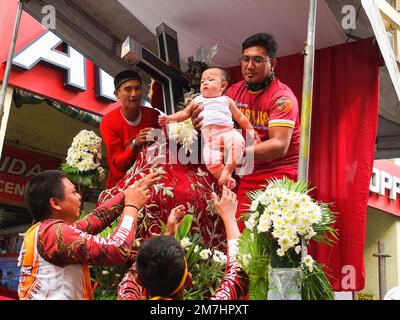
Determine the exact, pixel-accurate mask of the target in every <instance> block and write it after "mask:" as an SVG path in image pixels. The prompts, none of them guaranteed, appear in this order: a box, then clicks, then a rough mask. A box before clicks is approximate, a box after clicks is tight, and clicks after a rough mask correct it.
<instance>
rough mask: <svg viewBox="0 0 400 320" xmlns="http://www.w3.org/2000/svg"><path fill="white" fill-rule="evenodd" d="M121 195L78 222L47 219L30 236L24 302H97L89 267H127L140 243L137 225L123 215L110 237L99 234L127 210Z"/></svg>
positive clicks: (24, 255) (23, 260)
mask: <svg viewBox="0 0 400 320" xmlns="http://www.w3.org/2000/svg"><path fill="white" fill-rule="evenodd" d="M123 201H124V193H123V192H121V193H119V194H118V195H116V196H114V197H113V198H111V199H110V200H108V201H106V202H105V203H104V204H103V205H102V206H100V207H98V208H96V209H95V210H94V212H93V213H91V214H89V215H87V216H86V217H85V218H83V219H81V220H79V221H76V222H75V223H72V224H71V223H66V222H65V221H62V220H54V219H48V220H43V221H41V222H39V223H37V224H35V225H34V226H32V227H31V228H30V229H29V230H28V231H27V232H26V233H25V235H24V243H23V246H22V248H21V254H20V259H19V260H20V265H21V273H20V279H19V287H18V295H19V298H20V299H22V300H42V299H49V300H50V299H57V300H82V299H92V287H91V283H90V275H89V268H88V265H104V266H107V265H118V264H122V263H125V261H126V260H127V258H128V257H129V254H130V251H131V248H132V246H133V242H134V240H135V232H136V227H135V223H136V222H135V221H134V218H133V217H131V216H126V215H123V216H122V217H121V220H120V222H119V224H118V226H117V227H116V228H115V230H114V232H113V233H112V234H111V235H110V237H108V238H102V237H100V236H97V234H98V233H100V232H101V231H102V230H104V229H105V228H106V227H107V226H109V225H110V224H111V223H112V222H113V221H114V220H115V219H116V218H117V217H118V216H119V215H120V214H121V211H122V209H123V207H122V203H123Z"/></svg>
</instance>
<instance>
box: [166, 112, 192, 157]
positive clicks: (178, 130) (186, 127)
mask: <svg viewBox="0 0 400 320" xmlns="http://www.w3.org/2000/svg"><path fill="white" fill-rule="evenodd" d="M168 135H169V138H170V139H172V140H175V141H176V143H180V144H181V145H183V147H184V148H185V153H188V152H193V150H192V148H191V146H192V144H193V143H194V142H195V141H197V131H196V130H195V129H194V127H193V125H192V121H191V120H190V119H187V120H185V121H181V122H172V123H169V124H168Z"/></svg>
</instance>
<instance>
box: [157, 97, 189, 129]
mask: <svg viewBox="0 0 400 320" xmlns="http://www.w3.org/2000/svg"><path fill="white" fill-rule="evenodd" d="M192 106H193V103H192V102H191V103H189V104H188V105H187V106H186V108H185V109H183V110H182V111H178V112H176V113H174V114H171V115H165V114H163V115H160V116H159V117H158V124H159V125H160V126H165V125H166V124H167V123H169V122H181V121H185V120H187V119H189V118H190V117H191V116H192Z"/></svg>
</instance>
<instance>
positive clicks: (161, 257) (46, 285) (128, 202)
mask: <svg viewBox="0 0 400 320" xmlns="http://www.w3.org/2000/svg"><path fill="white" fill-rule="evenodd" d="M276 51H277V43H276V41H275V39H274V37H273V36H272V35H270V34H267V33H259V34H255V35H252V36H250V37H249V38H248V39H246V40H245V41H244V42H243V44H242V56H241V58H240V66H241V71H242V75H243V80H242V81H240V82H238V83H235V84H233V85H231V86H230V87H228V81H227V77H226V73H225V71H224V70H222V69H219V68H210V69H207V70H206V71H204V72H203V74H202V79H201V87H200V91H201V96H199V98H196V99H194V100H193V102H192V103H191V104H190V105H188V106H187V107H186V108H185V109H184V110H183V111H181V112H178V113H176V114H174V115H160V114H159V112H158V111H157V110H155V109H152V108H149V107H144V106H142V105H141V104H140V102H141V98H142V80H141V78H140V76H139V74H138V73H137V72H135V71H132V70H125V71H122V72H120V73H119V74H117V75H116V77H115V78H114V85H115V96H116V97H117V98H118V100H119V102H120V104H121V106H120V107H118V108H116V109H114V110H113V111H111V112H110V113H108V114H106V115H105V116H104V117H103V119H102V121H101V125H100V131H101V135H102V137H103V140H104V143H105V145H106V148H107V162H108V167H109V176H108V179H107V182H106V187H107V188H111V187H113V186H114V185H115V184H116V183H117V182H118V181H119V180H120V179H121V178H123V177H124V175H125V173H126V171H127V170H128V169H129V168H130V167H131V166H132V165H133V163H134V162H135V160H136V158H137V156H138V154H139V152H140V150H141V147H142V146H143V145H144V144H146V143H148V142H149V141H151V132H152V130H153V129H155V128H161V129H162V128H163V127H165V125H166V124H167V123H168V122H173V121H182V120H184V119H188V118H191V119H192V123H193V125H194V127H195V128H196V129H197V130H198V131H200V132H201V134H202V136H203V138H205V146H204V149H203V151H204V157H205V162H206V164H207V169H208V170H209V171H210V172H211V173H212V174H213V176H214V177H215V178H216V179H217V181H218V183H219V184H220V185H221V186H222V193H221V195H220V196H218V195H216V194H215V193H213V194H212V199H211V200H212V203H213V204H214V207H215V210H216V212H217V213H218V215H219V216H220V217H221V219H222V221H223V224H224V227H225V231H226V240H227V255H228V259H227V262H226V270H225V277H224V278H223V280H222V282H221V283H220V286H219V288H218V290H217V291H216V292H215V295H214V296H213V298H212V299H219V300H226V299H242V298H244V297H245V296H246V293H247V285H248V280H247V277H246V275H245V274H244V273H243V271H242V270H241V269H240V267H239V265H238V264H237V263H236V261H235V259H234V254H235V252H236V251H237V247H238V244H237V242H238V238H239V236H240V232H241V229H242V228H243V225H242V224H241V223H238V222H237V221H238V220H237V218H238V217H239V216H240V215H242V214H243V212H244V211H245V209H247V207H248V204H249V200H248V198H247V197H246V193H248V192H249V191H251V190H254V189H257V188H258V187H259V186H260V185H262V184H265V180H266V179H271V178H282V177H284V176H286V177H288V178H291V179H296V177H297V163H298V150H299V140H300V137H299V133H300V125H299V111H298V103H297V99H296V97H295V96H294V94H293V92H292V91H291V90H290V88H289V87H288V86H286V85H285V84H283V83H282V82H280V81H279V79H278V78H277V77H276V75H275V67H276V64H277V61H276V58H275V56H276ZM235 123H236V124H237V125H238V126H239V128H241V129H246V130H247V131H248V133H250V136H251V139H252V142H251V143H247V144H246V143H245V139H244V138H243V136H242V135H240V134H238V132H237V131H236V130H235V129H234V124H235ZM225 151H226V152H227V153H228V156H227V159H226V160H225V164H224V162H223V156H224V153H225ZM249 154H251V155H252V156H253V158H254V170H253V172H252V173H250V174H247V175H244V176H243V177H242V178H241V179H240V181H239V183H238V186H236V184H237V183H236V180H235V179H234V177H233V171H234V169H235V168H236V166H237V165H238V163H239V162H240V161H241V158H242V157H245V156H247V155H249ZM164 178H165V176H164V175H163V172H155V173H150V174H148V175H147V176H145V177H144V178H142V179H140V180H137V181H136V182H135V183H134V184H133V185H132V186H130V187H128V188H126V189H125V190H123V191H121V192H120V193H119V194H118V195H116V196H114V197H113V198H112V199H111V200H109V201H107V202H106V203H104V204H103V205H101V206H99V207H98V208H96V209H95V210H94V211H93V213H91V214H89V215H87V216H85V217H84V218H83V219H79V217H80V209H81V202H82V199H81V196H80V195H79V193H78V192H77V190H76V189H75V186H74V185H73V183H72V182H71V181H69V180H68V178H67V177H66V176H65V175H63V174H62V173H61V172H59V171H45V172H43V173H41V174H38V175H37V176H35V177H33V178H32V179H31V181H30V182H29V184H28V186H27V189H26V202H27V206H28V210H29V212H30V214H31V215H32V217H33V219H34V221H35V224H34V225H33V226H32V227H31V228H30V229H29V230H28V231H27V232H26V233H25V235H24V244H23V248H22V250H21V255H20V264H21V275H20V284H19V289H18V291H19V292H18V294H19V297H20V299H92V297H93V293H92V286H91V283H90V275H89V268H88V265H103V266H107V265H118V264H123V263H125V262H126V261H127V259H128V257H129V254H130V249H131V247H132V244H133V242H134V241H135V231H136V227H137V221H138V213H139V211H140V210H141V209H142V208H143V206H144V205H145V204H146V202H147V201H148V200H149V197H150V196H149V194H150V191H149V188H151V187H152V186H153V185H154V184H158V183H160V182H162V180H163V179H164ZM233 190H237V195H236V193H235V192H234V191H233ZM186 212H187V208H186V207H185V206H184V205H183V204H180V205H178V206H176V207H175V208H174V209H172V210H171V213H170V218H168V222H167V232H166V234H164V235H160V236H153V237H150V238H149V239H147V240H145V241H144V242H143V243H142V244H141V246H140V248H139V251H138V253H137V255H136V258H135V263H134V264H133V265H132V266H131V267H130V268H129V269H128V271H127V272H126V274H125V276H124V277H123V279H122V281H121V283H120V285H119V286H118V293H117V295H118V299H122V300H125V299H134V300H136V299H149V298H151V299H183V297H184V289H185V288H187V287H190V285H191V282H192V278H191V273H190V270H188V268H187V262H186V260H185V251H184V249H183V248H182V245H181V244H180V242H179V241H177V240H176V238H175V233H176V230H177V226H178V225H179V223H180V222H181V221H182V218H183V216H184V215H185V214H186ZM118 217H120V220H119V224H118V226H117V227H116V228H115V230H114V232H113V234H112V235H111V237H109V238H107V239H106V238H101V237H100V236H98V234H99V233H100V232H101V231H102V230H103V229H104V228H106V227H107V226H109V225H110V224H111V223H112V222H113V221H115V220H116V219H117V218H118Z"/></svg>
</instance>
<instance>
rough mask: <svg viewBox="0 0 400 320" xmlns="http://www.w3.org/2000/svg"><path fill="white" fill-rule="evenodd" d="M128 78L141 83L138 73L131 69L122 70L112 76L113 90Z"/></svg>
mask: <svg viewBox="0 0 400 320" xmlns="http://www.w3.org/2000/svg"><path fill="white" fill-rule="evenodd" d="M129 80H138V81H139V82H140V84H142V83H143V82H142V78H141V77H140V75H139V73H137V72H136V71H133V70H124V71H121V72H120V73H118V74H117V75H116V76H115V78H114V87H115V90H118V88H119V87H120V85H121V84H123V83H124V82H126V81H129Z"/></svg>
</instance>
